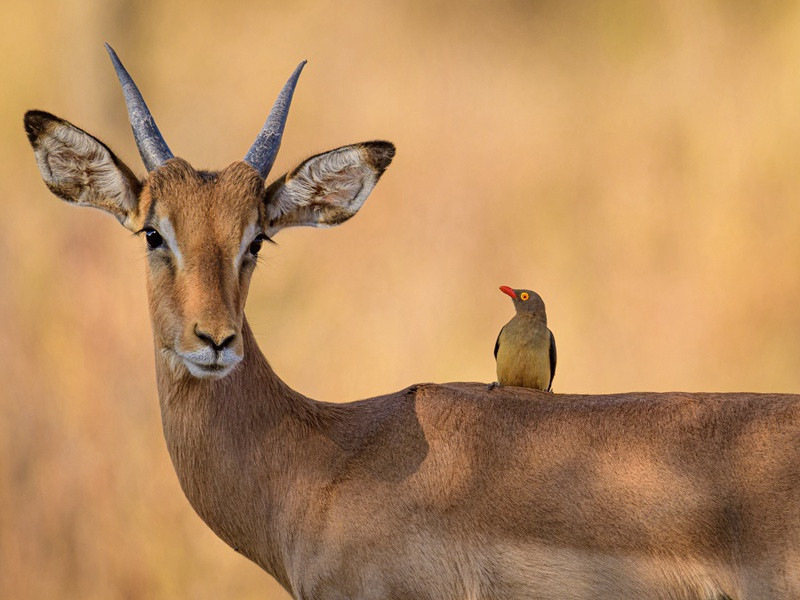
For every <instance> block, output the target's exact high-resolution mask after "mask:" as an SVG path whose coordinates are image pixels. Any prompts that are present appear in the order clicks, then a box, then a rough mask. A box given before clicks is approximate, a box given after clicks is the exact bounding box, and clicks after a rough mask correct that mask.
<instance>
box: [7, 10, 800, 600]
mask: <svg viewBox="0 0 800 600" xmlns="http://www.w3.org/2000/svg"><path fill="white" fill-rule="evenodd" d="M0 28H1V29H0V54H1V55H2V59H0V82H1V83H0V114H2V120H0V134H1V137H0V202H2V209H0V210H1V211H2V212H0V215H2V218H0V342H1V343H0V597H2V598H14V599H28V598H81V599H117V598H119V599H129V598H130V599H136V598H197V599H206V598H208V599H211V598H286V595H285V594H284V593H283V592H282V591H281V590H280V589H279V587H278V586H277V584H275V582H274V581H273V580H272V579H271V578H270V577H269V576H267V575H266V574H264V573H262V572H261V571H260V570H259V569H258V568H256V567H255V566H254V565H252V564H250V563H249V562H248V561H246V560H245V559H243V558H242V557H240V556H239V555H237V554H235V553H234V552H233V551H231V550H230V549H228V548H227V547H226V546H225V545H224V544H223V543H222V542H221V541H219V540H218V539H217V538H216V537H215V536H214V535H213V534H212V533H211V532H210V531H209V530H208V529H207V528H206V527H205V525H203V524H202V523H201V521H200V519H199V518H198V517H196V516H195V514H194V513H193V512H192V510H191V508H190V507H189V504H188V502H187V501H186V500H185V499H184V497H183V494H182V493H181V490H180V488H179V486H178V483H177V479H176V477H175V475H174V473H173V471H172V465H171V463H170V461H169V457H168V455H167V452H166V449H165V446H164V442H163V439H162V434H161V426H160V417H159V412H158V403H157V398H156V390H155V382H154V373H153V360H152V345H151V338H150V332H149V317H148V314H147V308H146V301H145V290H144V277H143V271H144V260H143V257H144V240H142V239H134V238H132V236H131V235H130V234H129V233H127V232H126V231H125V230H124V229H122V228H121V227H119V226H118V225H117V224H116V222H115V221H114V219H112V218H110V217H108V216H107V215H104V214H101V213H99V212H95V211H90V210H84V209H76V208H72V207H68V206H66V205H64V204H63V203H61V202H60V201H59V200H58V199H56V198H55V197H54V196H52V195H51V194H50V193H49V192H48V191H47V189H46V188H45V186H44V184H43V183H42V181H41V179H40V177H39V173H38V171H37V169H36V167H35V163H34V160H33V156H32V153H31V150H30V147H29V145H28V143H27V140H26V139H25V136H24V133H23V130H22V115H23V112H24V111H25V110H26V109H28V108H41V109H44V110H48V111H51V112H53V113H55V114H57V115H59V116H62V117H65V118H67V119H69V120H70V121H72V122H74V123H75V124H77V125H79V126H81V127H83V128H85V129H87V130H88V131H89V132H91V133H93V134H95V135H97V136H98V137H100V138H101V139H102V140H104V141H105V142H106V143H107V144H109V145H110V146H111V147H112V148H113V149H114V150H115V151H116V152H117V154H118V155H119V156H120V157H121V158H122V159H123V160H125V161H126V162H127V163H128V164H129V165H131V166H132V167H133V168H134V170H135V171H137V172H139V173H143V172H144V169H143V168H142V166H141V163H140V160H139V157H138V153H137V152H136V148H135V145H134V143H133V140H132V136H131V134H130V129H129V126H128V121H127V115H126V111H125V107H124V104H123V101H122V96H121V92H120V89H119V85H118V83H117V80H116V77H115V75H114V72H113V69H112V68H111V66H110V64H109V61H108V57H107V56H106V53H105V50H104V49H103V46H102V43H103V42H104V41H109V42H111V43H112V44H113V45H114V47H115V48H116V50H117V52H118V53H119V54H120V56H121V58H122V60H123V61H124V62H125V64H126V66H127V67H128V69H129V70H130V71H131V72H132V74H133V76H134V77H135V78H136V80H137V83H138V84H139V86H140V88H141V89H142V91H143V94H144V96H145V98H146V99H147V101H148V103H149V104H150V107H151V109H152V110H153V112H154V115H155V117H156V119H157V121H158V123H159V126H160V127H161V130H162V132H163V133H164V135H165V137H166V139H167V141H168V143H169V145H170V146H171V148H172V150H173V151H174V152H175V153H176V154H177V155H179V156H183V157H184V158H186V159H188V160H189V161H190V162H192V163H193V164H194V165H195V166H196V167H205V168H221V167H223V166H225V165H227V164H228V163H230V162H231V161H233V160H238V159H240V158H241V157H242V156H243V155H244V153H245V152H246V150H247V149H248V148H249V146H250V144H251V142H252V141H253V139H254V137H255V134H256V133H257V131H258V130H259V128H260V126H261V124H262V123H263V120H264V118H265V116H266V113H267V111H268V109H269V107H270V106H271V104H272V102H273V100H274V98H275V96H276V94H277V92H278V90H279V89H280V87H281V85H282V84H283V83H284V81H285V80H286V78H287V77H288V75H289V73H290V72H291V70H292V69H293V68H294V66H295V65H296V64H297V62H298V61H299V60H301V59H303V58H307V59H308V60H309V64H308V66H307V68H306V70H305V72H304V73H303V76H302V78H301V80H300V84H299V87H298V90H297V93H296V95H295V100H294V104H293V107H292V112H291V114H290V117H289V122H288V126H287V131H286V135H285V138H284V142H283V147H282V150H281V154H280V156H279V158H278V162H277V164H276V167H275V169H274V171H273V172H274V173H275V175H277V174H279V173H281V172H283V171H285V170H287V169H289V168H291V167H292V166H294V165H295V164H296V163H297V162H299V161H300V160H302V159H304V158H305V157H306V156H308V155H311V154H313V153H316V152H319V151H323V150H326V149H330V148H333V147H336V146H339V145H343V144H348V143H352V142H357V141H362V140H368V139H376V138H378V139H388V140H391V141H393V142H395V144H396V145H397V148H398V151H397V157H396V159H395V161H394V163H393V164H392V166H391V167H390V169H389V170H388V171H387V173H386V174H385V175H384V177H383V179H382V180H381V182H380V184H379V185H378V187H377V188H376V189H375V191H374V192H373V194H372V196H371V197H370V199H369V200H368V201H367V203H366V204H365V206H364V208H363V209H362V211H361V212H360V214H359V215H358V216H357V217H356V218H354V219H353V220H352V221H350V222H348V223H346V224H345V225H343V226H342V227H339V228H336V229H333V230H325V231H320V230H290V231H287V232H284V233H282V234H280V235H279V236H278V238H277V241H278V242H279V246H277V247H273V246H268V247H265V251H264V252H263V253H262V255H264V256H265V257H266V260H265V261H264V262H263V264H262V265H261V266H260V267H259V271H258V272H257V274H256V276H255V277H254V280H253V286H252V290H251V293H250V298H249V302H248V311H247V312H248V315H249V319H250V322H251V324H252V325H253V328H254V330H255V331H256V333H257V336H258V339H259V342H260V344H261V347H262V350H263V351H264V353H265V354H266V356H267V357H268V358H269V360H270V361H271V363H272V364H273V366H274V367H275V369H276V371H277V372H278V374H279V375H281V376H282V377H283V378H284V379H285V380H286V381H287V382H288V383H289V384H290V385H291V386H293V387H294V388H295V389H297V390H299V391H301V392H303V393H304V394H307V395H309V396H312V397H315V398H318V399H324V400H331V401H347V400H352V399H357V398H363V397H367V396H370V395H377V394H380V393H384V392H390V391H394V390H397V389H400V388H402V387H403V386H406V385H409V384H411V383H415V382H424V381H436V382H444V381H451V380H467V381H484V382H488V381H492V380H493V379H494V377H495V374H494V361H493V357H492V348H493V345H494V341H495V336H496V335H497V332H498V330H499V329H500V327H501V326H502V325H503V324H504V323H505V322H506V321H507V320H508V319H509V318H510V317H511V315H512V313H513V309H512V305H511V302H510V300H509V299H508V298H507V297H506V296H504V295H503V294H501V293H500V292H499V291H498V289H497V288H498V286H499V285H501V284H505V285H510V286H512V287H529V288H532V289H534V290H536V291H538V292H539V293H540V294H541V295H542V296H543V298H544V299H545V302H546V303H547V310H548V317H549V321H550V327H551V328H552V329H553V331H554V332H555V335H556V338H557V341H558V351H559V364H558V373H557V375H556V379H555V385H554V387H555V390H556V391H558V392H580V393H603V392H617V391H630V390H663V391H666V390H690V391H733V390H737V391H764V392H772V391H780V392H797V391H800V369H798V368H797V367H798V363H799V362H800V335H799V334H800V311H798V305H800V268H799V266H800V198H798V190H800V3H798V2H790V1H785V2H780V1H778V2H758V3H753V2H748V1H745V0H741V1H718V0H699V1H694V2H672V1H668V0H663V1H653V2H649V3H642V2H636V1H626V0H617V1H614V0H612V1H608V2H569V3H564V2H559V1H557V0H552V1H525V2H523V1H519V0H516V1H514V0H503V1H496V2H492V3H482V2H473V1H462V2H458V3H454V2H444V1H437V0H419V1H412V2H404V1H392V2H388V1H387V2H367V1H356V0H340V1H339V2H336V3H325V2H321V1H318V0H295V1H293V2H272V1H264V0H258V1H240V2H235V3H225V2H218V1H210V0H195V1H194V2H171V1H163V0H158V1H156V0H142V1H139V2H136V3H128V2H122V1H120V0H114V1H109V0H59V1H56V0H29V1H26V2H22V1H18V0H11V1H10V2H8V1H7V2H4V3H3V4H2V6H0Z"/></svg>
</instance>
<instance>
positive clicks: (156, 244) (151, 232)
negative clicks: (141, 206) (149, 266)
mask: <svg viewBox="0 0 800 600" xmlns="http://www.w3.org/2000/svg"><path fill="white" fill-rule="evenodd" d="M142 232H143V233H144V237H145V239H146V240H147V247H148V248H150V250H155V249H156V248H160V247H161V246H163V245H164V238H162V237H161V234H160V233H158V232H157V231H156V230H155V229H153V228H152V227H145V228H144V229H142Z"/></svg>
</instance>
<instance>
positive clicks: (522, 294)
mask: <svg viewBox="0 0 800 600" xmlns="http://www.w3.org/2000/svg"><path fill="white" fill-rule="evenodd" d="M530 297H531V295H530V294H529V293H528V292H522V293H521V294H520V295H519V299H520V300H527V299H528V298H530Z"/></svg>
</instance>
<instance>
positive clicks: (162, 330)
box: [25, 48, 394, 377]
mask: <svg viewBox="0 0 800 600" xmlns="http://www.w3.org/2000/svg"><path fill="white" fill-rule="evenodd" d="M108 50H109V54H110V56H111V59H112V61H113V63H114V66H115V68H116V70H117V74H118V76H119V79H120V83H121V84H122V88H123V93H124V94H125V100H126V103H127V105H128V113H129V116H130V121H131V128H132V129H133V133H134V137H135V139H136V144H137V146H138V148H139V153H140V154H141V157H142V160H143V162H144V165H145V167H146V168H147V171H148V173H147V176H146V177H145V178H144V179H143V180H139V179H138V178H137V177H136V176H135V175H134V174H133V172H132V171H131V169H129V168H128V167H127V166H126V165H125V164H124V163H122V161H120V160H119V159H118V158H117V157H116V156H115V155H114V154H113V153H112V152H111V150H110V149H109V148H108V146H106V145H105V144H103V143H102V142H101V141H100V140H98V139H97V138H95V137H93V136H91V135H89V134H88V133H86V132H85V131H83V130H82V129H79V128H78V127H75V126H74V125H72V124H71V123H69V122H67V121H65V120H63V119H59V118H58V117H55V116H53V115H51V114H49V113H46V112H42V111H29V112H28V113H26V115H25V131H26V132H27V134H28V139H29V140H30V142H31V144H32V146H33V149H34V154H35V156H36V162H37V164H38V166H39V170H40V171H41V174H42V178H43V179H44V181H45V183H46V184H47V186H48V187H49V188H50V190H51V191H52V192H53V193H54V194H56V195H57V196H59V197H60V198H62V199H63V200H66V201H67V202H70V203H74V204H78V205H82V206H92V207H94V208H99V209H102V210H104V211H106V212H109V213H111V214H112V215H114V216H115V217H116V218H117V220H118V221H119V222H120V223H121V224H122V225H123V226H125V227H126V228H127V229H129V230H130V231H132V232H134V233H137V234H141V235H142V236H143V237H144V239H145V244H146V247H147V258H148V260H147V263H148V269H147V271H148V276H147V281H148V292H149V298H150V309H151V313H152V319H153V333H154V338H155V344H156V350H157V351H160V352H161V353H163V354H164V355H165V356H166V357H168V358H169V359H170V362H171V364H172V366H173V368H175V369H184V368H185V369H188V371H189V373H191V374H192V375H194V376H196V377H224V376H225V375H227V374H228V373H229V372H230V371H231V370H232V369H233V368H234V367H235V366H236V365H237V364H238V363H239V361H241V360H242V358H243V344H242V325H243V321H244V303H245V299H246V297H247V291H248V288H249V284H250V277H251V276H252V274H253V269H254V268H255V266H256V255H257V254H258V251H259V249H260V247H261V244H262V243H263V242H265V241H270V240H271V238H272V236H274V235H275V234H276V233H277V232H278V231H280V230H281V229H283V228H285V227H292V226H297V225H309V226H312V227H329V226H332V225H337V224H339V223H341V222H343V221H345V220H347V219H349V218H350V217H352V216H353V215H354V214H355V213H356V212H357V211H358V209H359V208H360V207H361V205H362V204H363V202H364V200H365V199H366V198H367V196H368V195H369V193H370V191H371V190H372V188H373V187H374V186H375V184H376V183H377V181H378V178H379V177H380V176H381V174H382V173H383V171H384V170H385V169H386V167H387V166H389V163H390V162H391V160H392V157H393V156H394V146H393V145H392V144H390V143H389V142H365V143H362V144H354V145H351V146H344V147H342V148H338V149H336V150H331V151H329V152H325V153H322V154H318V155H316V156H312V157H311V158H309V159H307V160H305V161H303V162H302V163H301V164H300V165H299V166H298V167H296V168H295V169H294V170H292V171H290V172H289V173H286V174H285V175H283V176H282V177H279V178H278V179H277V180H276V181H275V182H274V183H272V184H271V185H266V183H265V179H266V177H267V176H268V174H269V171H270V169H271V167H272V164H273V163H274V161H275V156H276V155H277V152H278V148H279V146H280V140H281V136H282V133H283V128H284V125H285V123H286V117H287V115H288V111H289V104H290V102H291V98H292V94H293V92H294V87H295V85H296V83H297V79H298V77H299V75H300V71H301V70H302V68H303V65H304V64H305V63H301V64H300V65H299V66H298V67H297V69H295V71H294V73H293V74H292V76H291V77H290V78H289V81H288V82H287V83H286V85H285V86H284V88H283V90H282V91H281V93H280V95H279V97H278V99H277V100H276V101H275V104H274V106H273V108H272V110H271V111H270V114H269V117H268V118H267V121H266V123H265V124H264V127H263V128H262V130H261V132H260V133H259V134H258V136H257V138H256V140H255V142H254V143H253V146H252V147H251V148H250V150H249V151H248V153H247V154H246V156H245V158H244V160H242V161H237V162H235V163H233V164H231V165H230V166H228V167H227V168H225V169H223V170H222V171H219V172H205V171H197V170H195V169H194V168H193V167H192V166H191V165H190V164H189V163H188V162H186V161H185V160H183V159H181V158H175V157H174V156H173V155H172V152H171V151H170V150H169V147H168V146H167V144H166V142H165V141H164V139H163V137H162V136H161V133H160V132H159V130H158V128H157V127H156V125H155V122H154V121H153V118H152V116H151V115H150V112H149V110H148V109H147V106H146V104H145V103H144V100H143V99H142V97H141V94H140V93H139V90H138V89H137V88H136V85H135V84H134V83H133V80H132V79H131V78H130V76H129V75H128V73H127V71H125V68H124V67H123V66H122V64H121V63H120V62H119V59H118V58H117V56H116V54H114V51H113V50H111V48H108Z"/></svg>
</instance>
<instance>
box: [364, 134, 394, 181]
mask: <svg viewBox="0 0 800 600" xmlns="http://www.w3.org/2000/svg"><path fill="white" fill-rule="evenodd" d="M363 146H364V148H366V150H367V151H368V152H369V156H370V159H371V162H372V166H373V167H374V168H375V170H376V171H378V174H381V173H383V172H384V171H385V170H386V168H387V167H388V166H389V164H390V163H391V162H392V159H393V158H394V154H395V147H394V144H393V143H392V142H386V141H384V140H376V141H374V142H365V143H364V144H363Z"/></svg>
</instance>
